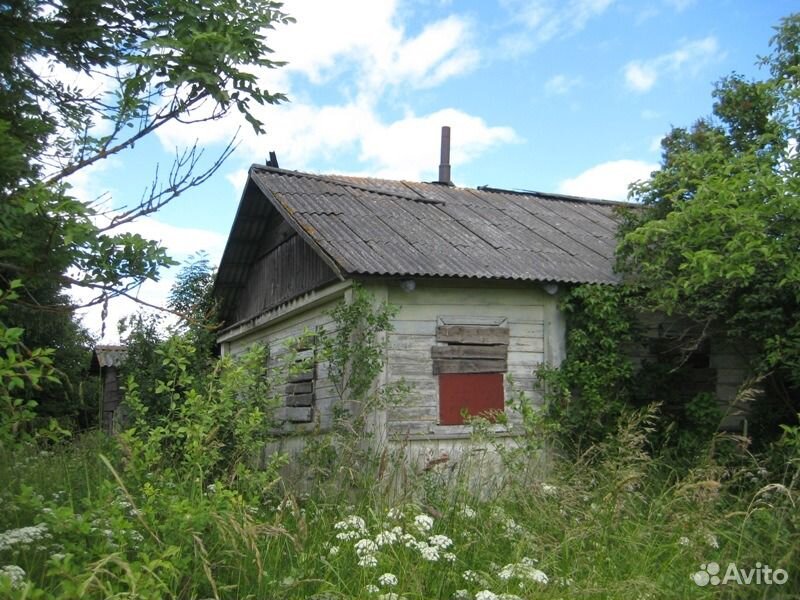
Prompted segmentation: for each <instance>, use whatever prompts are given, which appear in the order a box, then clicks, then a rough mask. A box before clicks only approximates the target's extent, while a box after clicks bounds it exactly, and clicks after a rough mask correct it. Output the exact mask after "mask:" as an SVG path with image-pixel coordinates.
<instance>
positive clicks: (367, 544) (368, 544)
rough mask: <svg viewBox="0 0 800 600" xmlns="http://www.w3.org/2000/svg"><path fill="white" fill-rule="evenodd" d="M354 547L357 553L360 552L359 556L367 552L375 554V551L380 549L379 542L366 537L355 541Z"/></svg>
mask: <svg viewBox="0 0 800 600" xmlns="http://www.w3.org/2000/svg"><path fill="white" fill-rule="evenodd" d="M354 548H355V549H356V554H358V555H359V556H364V555H367V554H375V552H377V551H378V544H376V543H375V542H373V541H372V540H368V539H366V538H364V539H361V540H358V541H357V542H356V543H355V546H354Z"/></svg>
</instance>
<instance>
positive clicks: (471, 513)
mask: <svg viewBox="0 0 800 600" xmlns="http://www.w3.org/2000/svg"><path fill="white" fill-rule="evenodd" d="M459 514H460V515H461V516H462V517H464V518H467V519H474V518H475V516H476V515H477V514H478V513H476V512H475V510H474V509H473V508H471V507H469V506H467V505H466V504H462V505H461V510H460V511H459Z"/></svg>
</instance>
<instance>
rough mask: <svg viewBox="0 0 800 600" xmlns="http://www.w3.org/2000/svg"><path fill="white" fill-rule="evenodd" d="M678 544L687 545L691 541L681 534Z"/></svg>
mask: <svg viewBox="0 0 800 600" xmlns="http://www.w3.org/2000/svg"><path fill="white" fill-rule="evenodd" d="M678 544H680V545H681V546H688V545H689V544H691V542H690V541H689V538H688V537H686V536H685V535H682V536H681V538H680V539H679V540H678Z"/></svg>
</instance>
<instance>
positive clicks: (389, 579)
mask: <svg viewBox="0 0 800 600" xmlns="http://www.w3.org/2000/svg"><path fill="white" fill-rule="evenodd" d="M378 583H380V584H381V585H382V586H384V587H392V586H395V585H397V575H393V574H392V573H384V574H383V575H381V576H380V577H378Z"/></svg>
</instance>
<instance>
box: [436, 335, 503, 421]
mask: <svg viewBox="0 0 800 600" xmlns="http://www.w3.org/2000/svg"><path fill="white" fill-rule="evenodd" d="M440 322H441V319H440ZM497 323H498V324H483V323H481V324H477V325H476V324H471V323H469V322H458V323H452V322H451V323H448V322H445V323H443V324H441V325H439V326H438V327H437V328H436V341H437V342H438V344H437V345H436V346H433V347H432V348H431V358H432V359H433V373H434V375H438V377H439V423H440V424H441V425H461V424H463V423H464V416H463V414H464V413H466V414H468V415H471V416H478V415H482V416H485V417H488V418H490V419H491V418H493V415H494V414H496V413H497V412H501V411H503V409H504V408H505V404H504V396H503V376H504V373H505V372H506V371H507V370H508V342H509V330H508V327H506V326H503V325H501V323H502V324H504V323H505V319H498V320H497Z"/></svg>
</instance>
